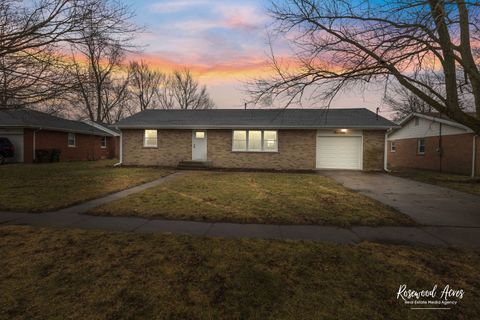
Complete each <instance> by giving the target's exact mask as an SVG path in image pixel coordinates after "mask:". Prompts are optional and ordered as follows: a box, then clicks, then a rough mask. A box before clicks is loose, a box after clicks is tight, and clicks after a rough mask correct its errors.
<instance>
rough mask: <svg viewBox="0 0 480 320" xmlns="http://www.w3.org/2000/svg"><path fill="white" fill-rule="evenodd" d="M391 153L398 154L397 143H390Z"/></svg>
mask: <svg viewBox="0 0 480 320" xmlns="http://www.w3.org/2000/svg"><path fill="white" fill-rule="evenodd" d="M390 152H397V144H396V143H395V141H390Z"/></svg>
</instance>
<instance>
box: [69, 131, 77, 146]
mask: <svg viewBox="0 0 480 320" xmlns="http://www.w3.org/2000/svg"><path fill="white" fill-rule="evenodd" d="M68 146H69V147H70V148H74V147H75V146H76V139H75V133H72V132H69V133H68Z"/></svg>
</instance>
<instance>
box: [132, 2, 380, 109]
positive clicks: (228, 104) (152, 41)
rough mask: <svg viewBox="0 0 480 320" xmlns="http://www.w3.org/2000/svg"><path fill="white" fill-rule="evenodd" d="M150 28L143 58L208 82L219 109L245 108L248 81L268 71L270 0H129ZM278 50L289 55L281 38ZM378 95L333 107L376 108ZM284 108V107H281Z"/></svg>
mask: <svg viewBox="0 0 480 320" xmlns="http://www.w3.org/2000/svg"><path fill="white" fill-rule="evenodd" d="M124 1H127V2H128V3H129V4H130V5H131V6H132V8H133V9H134V10H135V12H136V22H137V23H138V24H140V25H143V26H145V27H146V30H147V31H146V32H145V33H143V34H141V35H140V36H139V37H138V40H137V41H138V44H139V45H141V46H142V48H143V49H142V53H141V54H140V57H137V58H142V59H144V60H145V61H147V62H148V63H149V64H151V66H152V67H155V68H158V69H160V70H163V71H167V72H168V71H171V70H173V69H176V68H181V67H188V68H190V69H191V70H192V71H193V72H194V74H195V75H196V76H198V78H199V80H200V81H201V82H202V83H204V84H206V85H207V87H208V89H209V92H210V93H211V95H212V97H213V99H214V100H215V102H216V104H217V107H219V108H235V107H242V106H243V103H244V100H245V99H246V98H247V97H246V96H245V93H244V82H245V81H246V80H248V79H251V78H257V77H261V76H266V75H268V68H267V65H268V64H267V58H268V50H269V49H268V45H267V39H268V26H269V25H270V24H271V22H272V21H271V20H270V17H269V16H268V14H267V8H268V5H269V1H267V0H257V1H254V0H243V1H234V0H223V1H221V0H140V1H138V0H137V1H135V0H124ZM275 51H276V54H278V55H280V56H288V52H289V50H288V43H287V42H286V41H281V39H277V40H276V41H275ZM380 101H381V99H380V98H379V93H374V92H369V93H368V94H366V95H365V94H363V93H361V92H352V93H351V94H349V95H342V96H341V97H340V98H339V99H337V100H336V101H335V102H334V104H333V106H334V107H361V106H364V107H369V108H371V109H375V108H376V107H377V106H379V104H380ZM279 107H281V106H279Z"/></svg>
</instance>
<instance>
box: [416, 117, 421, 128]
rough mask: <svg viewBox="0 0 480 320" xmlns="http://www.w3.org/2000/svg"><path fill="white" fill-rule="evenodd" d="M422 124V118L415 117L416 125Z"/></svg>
mask: <svg viewBox="0 0 480 320" xmlns="http://www.w3.org/2000/svg"><path fill="white" fill-rule="evenodd" d="M419 124H420V119H419V118H415V126H418V125H419Z"/></svg>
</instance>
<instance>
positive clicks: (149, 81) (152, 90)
mask: <svg viewBox="0 0 480 320" xmlns="http://www.w3.org/2000/svg"><path fill="white" fill-rule="evenodd" d="M129 74H130V91H131V94H132V96H133V97H134V101H135V102H134V103H138V105H139V109H140V110H141V111H143V110H146V109H155V108H158V107H159V105H160V103H159V101H158V96H159V94H160V90H161V87H162V85H164V84H165V82H166V76H165V74H164V73H162V72H159V71H156V70H153V69H151V68H150V67H149V66H148V64H146V63H145V62H144V61H140V62H137V61H132V62H130V66H129Z"/></svg>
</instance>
